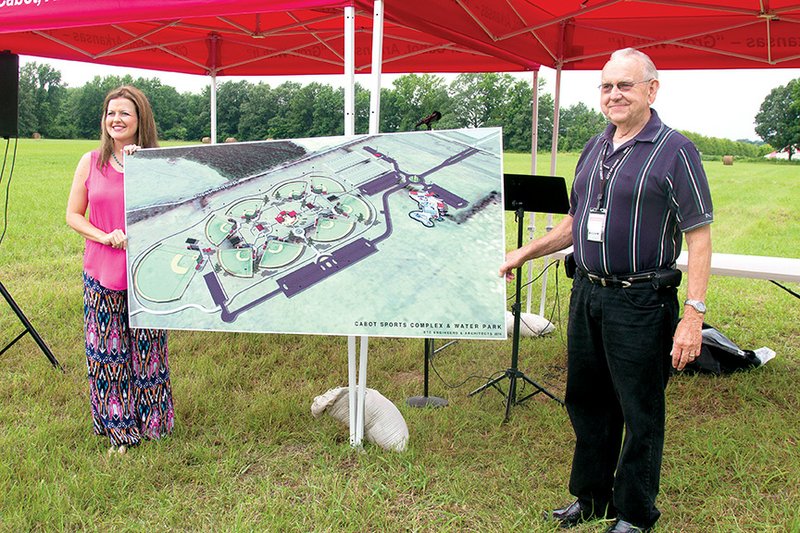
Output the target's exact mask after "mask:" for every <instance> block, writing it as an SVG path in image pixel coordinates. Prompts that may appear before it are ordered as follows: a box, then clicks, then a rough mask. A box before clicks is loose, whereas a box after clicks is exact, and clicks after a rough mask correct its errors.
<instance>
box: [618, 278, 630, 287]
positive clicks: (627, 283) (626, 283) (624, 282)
mask: <svg viewBox="0 0 800 533" xmlns="http://www.w3.org/2000/svg"><path fill="white" fill-rule="evenodd" d="M620 283H621V284H622V288H623V289H627V288H628V287H630V286H631V282H630V281H627V280H624V279H623V280H620Z"/></svg>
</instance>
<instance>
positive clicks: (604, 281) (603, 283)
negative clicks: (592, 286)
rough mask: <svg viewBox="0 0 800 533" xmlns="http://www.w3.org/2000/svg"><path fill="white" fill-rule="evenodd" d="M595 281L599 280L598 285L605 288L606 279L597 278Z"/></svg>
mask: <svg viewBox="0 0 800 533" xmlns="http://www.w3.org/2000/svg"><path fill="white" fill-rule="evenodd" d="M597 279H598V280H600V285H602V286H603V287H606V278H604V277H601V276H598V277H597Z"/></svg>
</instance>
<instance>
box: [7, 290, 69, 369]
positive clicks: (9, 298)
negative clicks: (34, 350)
mask: <svg viewBox="0 0 800 533" xmlns="http://www.w3.org/2000/svg"><path fill="white" fill-rule="evenodd" d="M0 293H2V294H3V298H5V299H6V301H7V302H8V305H10V306H11V309H13V310H14V313H16V315H17V317H18V318H19V320H20V322H22V325H23V326H25V329H24V330H23V331H22V333H20V334H19V335H17V337H16V338H15V339H14V340H13V341H11V342H10V343H8V345H6V347H5V348H3V349H2V350H0V355H3V354H4V353H5V352H6V350H8V349H9V348H11V347H12V346H13V345H14V344H15V343H16V342H17V341H18V340H20V339H21V338H22V337H24V336H25V334H26V333H30V334H31V337H33V340H34V341H36V344H38V345H39V348H40V349H41V350H42V353H44V355H45V356H46V357H47V359H48V360H49V361H50V364H52V365H53V366H54V367H56V368H58V369H59V370H61V371H62V372H63V371H64V369H63V368H61V365H60V364H59V363H58V361H57V360H56V358H55V356H54V355H53V352H51V351H50V348H48V346H47V344H45V343H44V340H42V338H41V337H40V336H39V334H38V333H37V332H36V329H35V328H34V327H33V324H31V323H30V321H29V320H28V319H27V317H26V316H25V313H23V312H22V309H20V307H19V306H18V305H17V302H15V301H14V298H13V297H12V296H11V294H10V293H9V292H8V290H7V289H6V288H5V286H3V284H2V283H0Z"/></svg>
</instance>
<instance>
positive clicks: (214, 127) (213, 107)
mask: <svg viewBox="0 0 800 533" xmlns="http://www.w3.org/2000/svg"><path fill="white" fill-rule="evenodd" d="M211 144H217V75H216V74H212V75H211Z"/></svg>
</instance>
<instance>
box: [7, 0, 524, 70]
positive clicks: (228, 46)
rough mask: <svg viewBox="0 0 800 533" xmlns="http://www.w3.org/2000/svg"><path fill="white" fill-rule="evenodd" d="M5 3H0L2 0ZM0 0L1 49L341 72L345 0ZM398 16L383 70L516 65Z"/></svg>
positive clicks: (361, 22)
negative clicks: (404, 20)
mask: <svg viewBox="0 0 800 533" xmlns="http://www.w3.org/2000/svg"><path fill="white" fill-rule="evenodd" d="M4 4H5V5H4ZM16 4H17V2H16V1H15V0H0V50H10V51H12V52H14V53H17V54H24V55H32V56H41V57H50V58H57V59H68V60H76V61H88V62H92V63H101V64H107V65H117V66H129V67H138V68H145V69H153V70H163V71H170V72H182V73H189V74H208V75H211V76H217V75H221V76H251V75H262V76H263V75H292V74H342V73H343V72H344V65H345V61H344V40H345V37H344V33H345V32H344V25H343V22H342V15H343V8H344V7H346V6H351V5H353V2H352V0H260V1H256V0H137V1H136V2H121V1H119V0H50V1H48V0H33V1H32V2H19V4H20V5H16ZM372 18H373V11H372V2H371V1H370V2H365V3H364V4H363V5H362V6H360V8H358V9H356V10H355V34H356V38H355V71H356V72H357V73H366V72H369V71H370V63H371V41H370V37H371V32H372V25H373V24H372ZM500 52H501V53H498V54H496V55H487V54H486V53H482V52H480V51H475V50H472V49H470V48H467V47H465V46H463V45H459V44H455V43H453V42H451V41H449V40H448V39H447V38H445V37H443V36H441V35H439V34H438V33H432V34H426V33H423V32H421V31H419V30H416V29H413V28H411V27H409V26H406V25H404V24H403V23H400V22H397V23H387V24H386V25H385V29H384V44H383V67H382V70H383V71H384V72H482V71H493V72H503V71H524V70H531V69H535V68H538V65H536V63H535V62H532V61H529V60H525V59H521V58H520V57H518V56H512V55H509V54H505V53H502V51H500Z"/></svg>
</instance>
